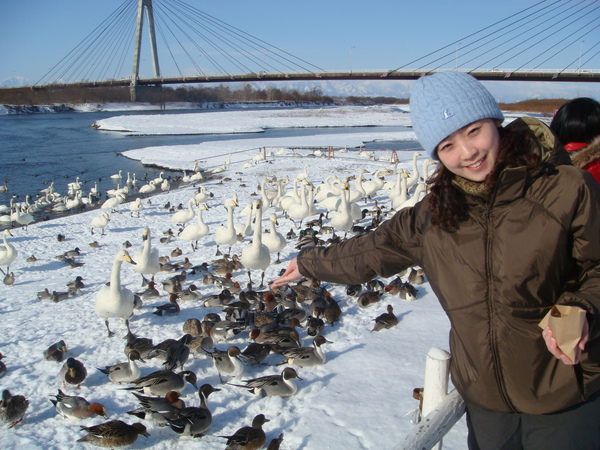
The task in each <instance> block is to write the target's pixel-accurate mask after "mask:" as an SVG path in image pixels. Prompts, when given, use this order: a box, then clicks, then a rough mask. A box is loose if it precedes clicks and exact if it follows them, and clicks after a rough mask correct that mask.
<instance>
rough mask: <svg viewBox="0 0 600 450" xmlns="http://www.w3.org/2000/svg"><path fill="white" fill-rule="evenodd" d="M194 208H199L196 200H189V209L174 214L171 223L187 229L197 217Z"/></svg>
mask: <svg viewBox="0 0 600 450" xmlns="http://www.w3.org/2000/svg"><path fill="white" fill-rule="evenodd" d="M194 206H198V202H197V201H196V199H195V198H191V199H189V200H188V207H187V209H182V210H181V211H177V212H176V213H175V214H173V215H172V216H171V219H170V220H171V223H174V224H177V225H181V226H183V227H185V226H186V224H187V223H188V222H189V221H190V220H192V219H193V218H194V216H195V215H196V213H195V212H194Z"/></svg>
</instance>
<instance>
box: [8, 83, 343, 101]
mask: <svg viewBox="0 0 600 450" xmlns="http://www.w3.org/2000/svg"><path fill="white" fill-rule="evenodd" d="M138 93H139V94H138V98H139V100H140V101H143V102H149V103H166V102H195V103H205V102H272V101H283V102H320V103H325V104H330V103H333V102H334V100H333V98H331V97H328V96H325V95H323V92H322V90H321V89H320V88H318V87H314V88H313V89H311V90H310V91H307V92H300V91H298V90H296V89H280V88H276V87H268V88H265V89H258V88H256V87H254V86H253V85H251V84H248V83H246V84H243V85H242V86H241V87H234V88H231V87H230V86H227V85H224V84H221V85H218V86H210V87H203V86H186V87H177V88H172V87H168V86H163V87H162V89H161V88H160V87H158V88H157V87H155V86H140V87H139V91H138ZM130 101H131V97H130V92H129V87H128V86H127V87H94V88H85V87H81V86H65V87H60V88H57V87H35V88H32V87H19V88H4V89H0V104H10V105H48V104H53V103H75V104H78V103H126V102H130Z"/></svg>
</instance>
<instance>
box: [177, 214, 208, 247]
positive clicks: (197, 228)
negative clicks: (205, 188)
mask: <svg viewBox="0 0 600 450" xmlns="http://www.w3.org/2000/svg"><path fill="white" fill-rule="evenodd" d="M207 209H208V207H207V206H206V204H202V205H200V206H199V207H198V211H197V213H196V216H197V222H196V223H192V224H190V225H188V226H187V227H185V228H184V229H183V230H181V232H180V233H179V235H178V236H179V238H180V239H183V240H184V241H187V242H189V243H190V245H191V246H192V251H194V252H195V251H196V250H198V241H199V240H200V239H202V238H203V237H204V236H206V235H207V234H208V233H209V231H210V228H209V226H208V225H206V224H205V223H204V221H203V219H202V211H206V210H207Z"/></svg>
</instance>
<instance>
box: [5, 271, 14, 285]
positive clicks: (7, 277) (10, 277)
mask: <svg viewBox="0 0 600 450" xmlns="http://www.w3.org/2000/svg"><path fill="white" fill-rule="evenodd" d="M2 282H3V283H4V284H5V285H6V286H12V285H13V284H15V274H14V272H9V273H7V274H6V275H5V276H4V278H3V279H2Z"/></svg>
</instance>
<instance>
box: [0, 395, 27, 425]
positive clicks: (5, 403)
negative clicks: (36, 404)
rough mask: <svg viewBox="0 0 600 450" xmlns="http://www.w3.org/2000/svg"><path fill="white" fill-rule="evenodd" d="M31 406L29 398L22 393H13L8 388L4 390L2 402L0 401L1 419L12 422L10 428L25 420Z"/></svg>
mask: <svg viewBox="0 0 600 450" xmlns="http://www.w3.org/2000/svg"><path fill="white" fill-rule="evenodd" d="M27 408H29V400H27V399H26V398H25V397H24V396H22V395H12V394H11V393H10V391H9V390H8V389H4V390H3V391H2V402H0V419H1V420H2V421H3V422H6V423H10V426H9V427H8V428H12V427H14V426H15V425H16V424H18V423H19V422H21V421H22V420H23V417H24V416H25V413H26V412H27Z"/></svg>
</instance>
